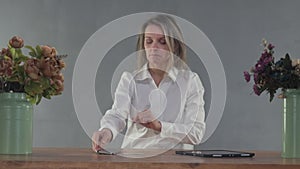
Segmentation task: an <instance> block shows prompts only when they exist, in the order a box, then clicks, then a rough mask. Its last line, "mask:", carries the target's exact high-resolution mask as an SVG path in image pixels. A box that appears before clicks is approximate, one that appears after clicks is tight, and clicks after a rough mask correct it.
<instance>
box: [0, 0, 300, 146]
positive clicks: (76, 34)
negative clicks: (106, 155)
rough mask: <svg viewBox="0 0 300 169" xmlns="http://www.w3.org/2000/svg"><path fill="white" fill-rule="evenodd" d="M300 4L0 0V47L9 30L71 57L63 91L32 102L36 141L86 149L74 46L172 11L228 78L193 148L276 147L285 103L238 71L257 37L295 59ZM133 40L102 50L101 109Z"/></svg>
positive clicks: (196, 65)
mask: <svg viewBox="0 0 300 169" xmlns="http://www.w3.org/2000/svg"><path fill="white" fill-rule="evenodd" d="M299 6H300V1H297V0H285V1H284V0H251V1H250V0H227V1H223V0H209V1H208V0H207V1H204V0H203V1H201V0H200V1H196V0H195V1H193V0H186V1H180V0H176V1H174V0H164V1H162V0H161V1H157V0H152V1H146V0H131V1H122V0H119V1H117V0H111V1H108V0H107V1H104V0H103V1H100V0H99V1H97V0H85V1H80V0H51V1H50V0H26V1H22V0H19V1H18V0H1V1H0V23H1V24H0V25H1V26H0V28H1V32H0V46H3V47H4V46H5V45H6V43H7V40H8V39H9V38H10V37H12V36H13V35H20V36H22V37H23V38H24V39H25V43H26V44H30V45H35V44H49V45H52V46H55V47H56V48H57V50H58V51H59V52H60V53H61V54H63V53H67V54H68V55H69V57H68V58H67V59H66V63H67V68H66V70H65V72H64V74H65V91H64V93H63V95H61V96H58V97H55V98H53V99H52V100H51V101H49V100H45V99H44V100H43V101H42V103H41V104H40V105H38V106H36V107H35V113H34V146H36V147H90V139H89V137H88V136H87V135H86V134H85V132H84V131H83V130H82V128H81V126H80V124H79V122H78V120H77V116H76V113H75V110H74V106H73V102H72V73H73V68H74V65H75V62H76V58H77V56H78V54H79V52H80V49H81V48H82V46H83V45H84V43H85V42H86V41H87V40H88V38H89V37H90V36H91V35H92V34H93V33H94V32H95V31H97V30H98V29H99V28H101V27H102V26H104V25H105V24H107V23H109V22H110V21H113V20H115V19H117V18H119V17H122V16H125V15H128V14H132V13H136V12H150V11H152V12H155V11H156V12H164V13H170V14H174V15H177V16H179V17H182V18H185V19H187V20H189V21H190V22H192V23H193V24H195V25H196V26H197V27H198V28H200V29H201V30H202V31H203V32H204V33H205V34H206V35H207V36H208V38H209V39H210V40H211V41H212V43H213V44H214V46H215V48H216V50H217V51H218V53H219V55H220V58H221V60H222V63H223V65H224V68H225V73H226V78H227V86H228V87H227V100H226V107H225V111H224V114H223V118H222V120H221V122H220V124H219V126H218V128H217V130H216V131H215V133H214V134H213V136H212V137H211V138H210V139H209V140H208V141H207V142H205V143H203V144H202V145H200V147H199V148H226V149H250V150H251V149H263V150H280V149H281V119H282V104H283V102H282V100H279V99H274V101H273V102H272V103H269V101H268V96H267V95H265V94H262V96H260V97H257V96H255V95H253V94H251V93H252V90H251V88H252V85H250V84H246V83H245V81H244V79H243V74H242V72H243V71H244V70H245V69H248V68H249V67H250V66H252V65H253V64H254V63H255V61H256V60H257V59H258V57H259V55H260V52H261V49H262V48H261V46H260V42H261V39H262V38H267V39H268V40H269V41H271V42H273V43H274V44H275V46H276V48H275V51H276V55H277V56H282V55H283V54H285V53H286V52H289V53H290V54H291V56H292V57H298V58H299V53H300V51H299V49H300V31H299V30H300V22H299V16H300V11H299V10H298V7H299ZM120 31H122V30H121V29H120ZM134 40H135V39H130V38H129V39H126V40H124V41H122V42H121V43H119V44H118V45H116V47H115V48H114V49H112V50H111V52H110V53H109V54H108V55H111V56H115V57H107V58H108V59H107V60H106V61H105V63H106V64H103V65H102V66H101V69H103V70H101V69H99V70H98V73H97V81H96V86H97V87H98V88H97V94H96V95H97V98H98V102H99V106H100V109H101V111H105V110H106V109H108V108H109V107H110V106H111V103H112V99H111V95H110V90H111V89H110V81H111V73H110V72H112V71H113V67H112V66H110V64H113V63H116V62H120V58H122V56H126V55H128V54H130V53H131V52H132V51H133V50H134V45H132V44H133V43H134ZM127 42H128V43H127ZM123 43H124V45H122V44H123ZM191 55H192V54H191ZM189 63H190V66H191V68H192V69H193V70H194V71H196V72H199V74H201V75H203V76H204V77H203V79H204V81H203V83H204V86H205V87H206V88H207V91H208V92H207V94H206V96H205V97H206V99H207V103H208V105H209V99H210V95H209V91H210V83H209V81H208V80H207V77H206V76H207V74H206V72H205V69H203V66H201V62H200V61H199V60H197V58H195V57H190V58H189ZM87 90H89V89H87ZM103 96H106V97H103ZM207 107H208V106H206V109H207ZM95 130H96V129H95Z"/></svg>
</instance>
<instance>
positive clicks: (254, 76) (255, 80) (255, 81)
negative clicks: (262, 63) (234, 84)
mask: <svg viewBox="0 0 300 169" xmlns="http://www.w3.org/2000/svg"><path fill="white" fill-rule="evenodd" d="M253 79H254V83H255V84H257V83H258V73H254V75H253Z"/></svg>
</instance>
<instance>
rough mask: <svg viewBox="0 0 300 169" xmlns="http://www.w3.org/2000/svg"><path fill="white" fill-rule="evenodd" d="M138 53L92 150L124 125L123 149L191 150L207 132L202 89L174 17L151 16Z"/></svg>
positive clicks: (120, 86)
mask: <svg viewBox="0 0 300 169" xmlns="http://www.w3.org/2000/svg"><path fill="white" fill-rule="evenodd" d="M137 51H138V62H139V63H138V67H139V68H138V70H137V71H135V72H133V73H128V72H125V73H123V75H122V77H121V80H120V82H119V85H118V87H117V89H116V92H115V100H114V104H113V106H112V108H111V109H110V110H108V111H107V112H106V114H105V115H104V117H103V118H102V120H101V128H100V129H99V131H97V132H95V133H94V135H93V138H92V139H93V150H94V151H97V150H102V149H103V147H104V146H105V145H106V144H107V143H109V142H111V141H112V140H113V139H114V138H115V137H116V135H117V134H118V133H119V132H120V131H122V130H123V129H124V128H125V126H126V123H127V130H126V134H125V137H124V140H123V144H122V148H138V149H144V148H149V149H170V148H174V147H176V148H179V149H192V148H193V145H196V144H199V143H200V142H201V139H202V137H203V134H204V130H205V122H204V117H205V112H204V100H203V93H204V88H203V86H202V83H201V81H200V79H199V77H198V75H197V74H196V73H193V72H191V71H189V70H187V66H186V65H185V60H186V49H185V45H184V44H183V37H182V34H181V31H180V29H179V27H178V25H177V24H176V22H175V21H174V19H173V18H171V17H170V16H167V15H158V16H156V17H154V18H151V19H150V20H148V21H147V22H146V23H145V24H144V25H143V27H142V34H141V35H139V38H138V43H137Z"/></svg>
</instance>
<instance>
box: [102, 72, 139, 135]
mask: <svg viewBox="0 0 300 169" xmlns="http://www.w3.org/2000/svg"><path fill="white" fill-rule="evenodd" d="M133 82H134V81H133V77H132V75H131V74H130V73H128V72H124V73H123V74H122V76H121V80H120V82H119V84H118V86H117V88H116V92H115V97H114V103H113V106H112V108H111V109H110V110H108V111H106V113H105V115H104V116H103V118H102V119H101V122H100V124H101V128H100V129H99V131H100V130H101V129H103V128H108V129H110V130H111V131H112V134H113V139H115V138H116V136H117V134H118V133H119V132H121V131H122V130H123V129H124V128H125V126H126V119H127V118H128V113H129V109H130V104H131V93H132V89H131V87H132V83H133Z"/></svg>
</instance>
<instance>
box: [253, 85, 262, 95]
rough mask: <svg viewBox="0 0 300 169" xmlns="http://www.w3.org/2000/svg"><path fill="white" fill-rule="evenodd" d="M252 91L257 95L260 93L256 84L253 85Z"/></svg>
mask: <svg viewBox="0 0 300 169" xmlns="http://www.w3.org/2000/svg"><path fill="white" fill-rule="evenodd" d="M253 91H254V93H255V94H256V95H257V96H259V95H260V94H261V92H260V89H259V87H258V86H257V85H253Z"/></svg>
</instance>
